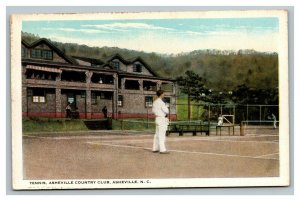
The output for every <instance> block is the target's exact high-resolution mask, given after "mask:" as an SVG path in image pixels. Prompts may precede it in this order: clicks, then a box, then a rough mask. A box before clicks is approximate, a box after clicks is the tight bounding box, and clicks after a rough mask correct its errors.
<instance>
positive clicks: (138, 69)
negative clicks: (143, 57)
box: [133, 64, 142, 73]
mask: <svg viewBox="0 0 300 201" xmlns="http://www.w3.org/2000/svg"><path fill="white" fill-rule="evenodd" d="M133 72H135V73H141V72H142V65H141V64H134V65H133Z"/></svg>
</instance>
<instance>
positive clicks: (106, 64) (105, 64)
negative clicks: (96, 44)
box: [22, 38, 174, 81]
mask: <svg viewBox="0 0 300 201" xmlns="http://www.w3.org/2000/svg"><path fill="white" fill-rule="evenodd" d="M41 43H44V44H46V45H47V46H49V47H50V48H51V49H52V50H53V51H55V52H56V53H57V54H58V55H59V56H61V57H62V58H63V59H65V60H66V61H67V62H68V63H69V64H70V65H65V64H63V63H58V62H52V61H36V60H34V59H28V58H27V59H24V58H23V59H22V62H23V63H40V64H42V65H50V66H58V65H64V66H69V67H75V66H78V67H79V68H83V67H88V66H82V65H79V63H78V62H77V61H76V59H78V60H82V61H85V62H89V63H91V64H96V65H99V66H97V67H96V68H95V67H94V66H89V68H90V69H92V68H93V69H99V70H108V71H114V72H118V74H120V75H124V76H125V75H126V76H131V77H144V78H151V77H152V78H154V77H153V76H155V78H156V79H157V78H159V79H163V80H169V81H174V80H172V79H168V78H162V77H159V75H158V74H157V73H156V72H154V71H153V70H152V68H151V67H150V66H149V65H148V64H147V63H146V62H145V61H144V60H143V59H142V58H141V57H135V58H132V59H128V60H127V59H124V58H123V57H122V56H121V55H120V54H118V53H117V54H114V55H111V56H110V57H108V58H106V59H105V61H102V60H100V59H96V58H88V57H81V56H68V55H66V54H65V53H64V52H63V51H61V50H60V49H59V48H57V47H56V46H55V45H54V44H53V43H52V42H51V41H50V40H48V39H46V38H41V39H39V40H37V41H35V42H33V43H31V44H29V43H27V42H26V41H25V40H22V44H23V45H24V46H25V47H27V48H34V47H36V46H37V45H39V44H41ZM114 59H119V60H120V61H121V62H123V63H124V64H127V65H128V64H134V63H135V62H140V63H142V64H143V66H144V67H145V68H146V69H147V70H148V71H149V72H150V73H151V74H152V75H153V76H149V75H148V76H147V75H139V74H135V73H128V72H124V71H115V70H114V68H113V67H112V66H111V65H110V61H112V60H114Z"/></svg>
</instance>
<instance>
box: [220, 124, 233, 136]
mask: <svg viewBox="0 0 300 201" xmlns="http://www.w3.org/2000/svg"><path fill="white" fill-rule="evenodd" d="M222 128H228V135H230V133H231V132H230V130H231V129H230V128H232V134H233V135H234V125H233V124H230V125H217V126H216V135H218V130H220V136H221V134H222Z"/></svg>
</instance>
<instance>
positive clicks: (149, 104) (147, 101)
mask: <svg viewBox="0 0 300 201" xmlns="http://www.w3.org/2000/svg"><path fill="white" fill-rule="evenodd" d="M152 105H153V97H152V96H145V107H152Z"/></svg>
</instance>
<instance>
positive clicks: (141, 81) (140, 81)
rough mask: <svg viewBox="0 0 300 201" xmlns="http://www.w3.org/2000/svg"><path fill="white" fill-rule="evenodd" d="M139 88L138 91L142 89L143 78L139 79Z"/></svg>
mask: <svg viewBox="0 0 300 201" xmlns="http://www.w3.org/2000/svg"><path fill="white" fill-rule="evenodd" d="M139 85H140V86H139V87H140V88H139V89H140V91H143V80H139Z"/></svg>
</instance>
